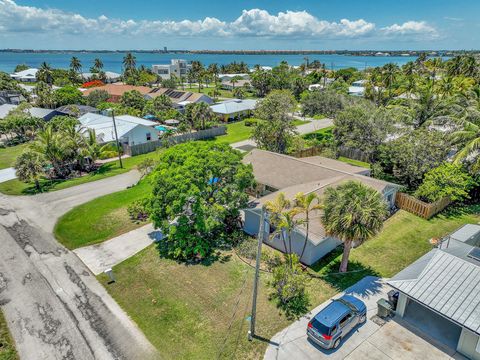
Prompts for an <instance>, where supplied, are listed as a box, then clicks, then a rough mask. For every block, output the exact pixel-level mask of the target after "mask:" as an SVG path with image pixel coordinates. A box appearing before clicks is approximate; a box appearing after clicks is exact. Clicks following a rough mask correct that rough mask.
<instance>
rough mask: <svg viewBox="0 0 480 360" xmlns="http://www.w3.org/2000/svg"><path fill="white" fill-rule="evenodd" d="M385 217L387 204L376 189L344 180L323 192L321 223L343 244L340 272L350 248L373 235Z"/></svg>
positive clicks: (345, 266) (380, 227) (344, 267)
mask: <svg viewBox="0 0 480 360" xmlns="http://www.w3.org/2000/svg"><path fill="white" fill-rule="evenodd" d="M386 217H387V204H386V202H385V201H384V199H383V198H382V196H381V195H380V193H379V192H378V191H376V190H375V189H373V188H371V187H369V186H367V185H364V184H362V183H361V182H359V181H347V182H345V183H343V184H340V185H339V186H337V187H329V188H327V189H326V190H325V197H324V199H323V214H322V223H323V226H324V228H325V231H326V233H327V234H329V235H331V236H334V237H336V238H338V239H340V240H341V241H342V242H343V255H342V261H341V263H340V270H339V271H340V272H346V271H347V267H348V258H349V256H350V250H351V249H352V247H357V246H359V245H361V244H363V243H364V242H365V241H367V240H369V239H370V238H371V237H373V236H374V235H376V234H377V233H378V232H380V230H381V229H382V226H383V221H384V219H385V218H386Z"/></svg>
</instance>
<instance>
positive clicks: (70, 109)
mask: <svg viewBox="0 0 480 360" xmlns="http://www.w3.org/2000/svg"><path fill="white" fill-rule="evenodd" d="M55 110H57V111H58V112H59V113H62V114H65V115H69V116H75V117H79V116H82V115H85V114H87V113H98V112H99V110H98V109H97V108H94V107H92V106H88V105H64V106H60V107H58V108H56V109H55Z"/></svg>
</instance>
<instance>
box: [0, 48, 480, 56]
mask: <svg viewBox="0 0 480 360" xmlns="http://www.w3.org/2000/svg"><path fill="white" fill-rule="evenodd" d="M0 52H3V53H5V52H9V53H31V54H42V53H47V54H69V53H75V54H78V53H90V54H91V53H111V54H115V53H127V52H132V53H145V54H209V55H345V56H348V55H351V56H405V57H406V56H418V55H419V54H424V53H426V54H428V55H431V56H452V55H459V54H480V50H181V49H180V50H167V51H165V50H138V49H136V50H135V49H131V50H46V49H41V50H34V49H0Z"/></svg>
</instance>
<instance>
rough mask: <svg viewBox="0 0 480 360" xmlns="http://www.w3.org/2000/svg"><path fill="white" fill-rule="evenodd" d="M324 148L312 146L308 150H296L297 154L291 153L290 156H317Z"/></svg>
mask: <svg viewBox="0 0 480 360" xmlns="http://www.w3.org/2000/svg"><path fill="white" fill-rule="evenodd" d="M323 149H324V146H313V147H311V148H308V149H302V150H298V151H297V152H295V153H293V154H292V155H293V156H294V157H296V158H304V157H310V156H317V155H320V154H321V153H322V150H323Z"/></svg>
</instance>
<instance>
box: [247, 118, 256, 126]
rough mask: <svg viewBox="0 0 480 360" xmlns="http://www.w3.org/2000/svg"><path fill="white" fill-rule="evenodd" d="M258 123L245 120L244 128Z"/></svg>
mask: <svg viewBox="0 0 480 360" xmlns="http://www.w3.org/2000/svg"><path fill="white" fill-rule="evenodd" d="M257 123H258V121H257V120H253V119H247V120H245V126H257Z"/></svg>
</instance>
